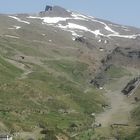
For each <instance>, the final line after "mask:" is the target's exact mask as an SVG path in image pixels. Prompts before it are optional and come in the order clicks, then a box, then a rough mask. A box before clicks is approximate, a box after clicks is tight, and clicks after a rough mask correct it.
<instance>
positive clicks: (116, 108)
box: [96, 78, 134, 127]
mask: <svg viewBox="0 0 140 140" xmlns="http://www.w3.org/2000/svg"><path fill="white" fill-rule="evenodd" d="M127 82H128V79H126V78H121V80H120V81H119V82H118V83H115V84H116V85H117V84H118V85H117V88H112V89H110V88H109V87H105V91H106V92H105V96H106V97H107V98H108V101H109V103H110V108H106V109H105V111H104V112H103V113H101V114H98V115H97V116H96V122H98V123H101V125H102V127H108V126H109V125H111V124H113V123H117V124H128V123H129V122H130V119H131V117H130V111H131V110H132V109H133V108H134V105H133V104H132V103H131V102H130V101H128V97H126V96H124V95H123V94H122V93H121V90H122V89H123V88H124V86H125V85H126V84H127ZM113 86H114V85H112V87H113ZM118 87H119V88H118Z"/></svg>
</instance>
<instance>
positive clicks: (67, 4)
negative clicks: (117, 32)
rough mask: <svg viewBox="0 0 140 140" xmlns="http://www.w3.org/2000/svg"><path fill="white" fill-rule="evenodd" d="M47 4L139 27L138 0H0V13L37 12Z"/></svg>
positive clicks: (139, 10)
mask: <svg viewBox="0 0 140 140" xmlns="http://www.w3.org/2000/svg"><path fill="white" fill-rule="evenodd" d="M47 4H48V5H59V6H62V7H64V8H66V9H69V10H73V11H78V12H80V13H83V14H85V15H90V16H94V17H96V18H101V19H105V20H109V21H112V22H115V23H118V24H123V25H129V26H135V27H139V28H140V0H0V13H38V12H40V11H43V10H44V9H45V6H46V5H47Z"/></svg>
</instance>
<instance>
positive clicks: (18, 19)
mask: <svg viewBox="0 0 140 140" xmlns="http://www.w3.org/2000/svg"><path fill="white" fill-rule="evenodd" d="M9 17H10V18H13V19H15V20H17V21H18V22H22V23H26V24H30V22H28V21H24V20H21V19H20V18H18V17H15V16H9Z"/></svg>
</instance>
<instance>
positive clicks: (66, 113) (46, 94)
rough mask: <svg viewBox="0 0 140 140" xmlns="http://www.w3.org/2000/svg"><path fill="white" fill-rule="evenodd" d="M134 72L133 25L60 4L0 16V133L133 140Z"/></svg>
mask: <svg viewBox="0 0 140 140" xmlns="http://www.w3.org/2000/svg"><path fill="white" fill-rule="evenodd" d="M139 73H140V29H138V28H135V27H130V26H124V25H119V24H115V23H112V22H110V21H106V20H102V19H98V18H95V17H91V16H86V15H83V14H80V13H78V12H73V11H69V10H66V9H64V8H62V7H59V6H49V5H47V6H46V8H45V10H44V11H42V12H40V13H38V14H11V15H7V14H0V79H1V80H0V132H1V133H2V134H5V133H6V134H11V135H12V136H13V138H14V139H15V140H19V139H25V140H26V139H35V140H36V139H41V140H43V139H47V140H96V139H99V140H108V139H113V140H117V139H119V140H124V139H126V140H132V139H133V140H134V139H139V137H140V135H139V124H140V109H139V108H140V102H139V101H140V95H139V94H140V86H139V85H140V75H139ZM128 132H129V133H128Z"/></svg>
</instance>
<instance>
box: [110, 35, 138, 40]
mask: <svg viewBox="0 0 140 140" xmlns="http://www.w3.org/2000/svg"><path fill="white" fill-rule="evenodd" d="M111 36H112V37H113V36H114V37H122V38H129V39H136V37H137V36H138V35H120V34H118V35H117V34H109V35H107V37H111Z"/></svg>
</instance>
